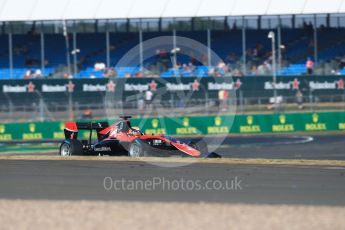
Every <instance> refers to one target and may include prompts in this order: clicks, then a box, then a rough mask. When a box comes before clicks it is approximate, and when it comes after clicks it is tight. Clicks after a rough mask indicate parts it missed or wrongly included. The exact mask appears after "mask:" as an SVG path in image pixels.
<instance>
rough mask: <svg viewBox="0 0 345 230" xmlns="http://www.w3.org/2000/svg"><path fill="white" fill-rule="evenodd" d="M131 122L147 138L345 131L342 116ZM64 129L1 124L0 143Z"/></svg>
mask: <svg viewBox="0 0 345 230" xmlns="http://www.w3.org/2000/svg"><path fill="white" fill-rule="evenodd" d="M110 122H112V121H110ZM131 122H132V126H136V127H139V128H141V129H142V130H143V131H144V132H145V133H147V134H169V135H196V134H212V135H215V134H228V133H232V134H253V133H289V132H303V131H320V132H324V131H341V130H345V112H322V113H321V112H320V113H289V114H251V115H236V116H234V115H221V116H191V117H157V118H146V119H139V118H136V119H132V121H131ZM230 124H232V125H230ZM63 129H64V122H32V123H29V122H28V123H5V124H4V123H3V124H0V141H10V140H45V139H63V138H64V133H63ZM79 138H85V139H87V138H88V132H81V133H80V134H79Z"/></svg>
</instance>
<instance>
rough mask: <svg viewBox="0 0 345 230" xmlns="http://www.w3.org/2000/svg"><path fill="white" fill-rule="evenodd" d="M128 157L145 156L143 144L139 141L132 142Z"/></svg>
mask: <svg viewBox="0 0 345 230" xmlns="http://www.w3.org/2000/svg"><path fill="white" fill-rule="evenodd" d="M128 155H129V156H130V157H143V156H145V155H146V154H145V148H144V143H142V142H141V141H140V140H134V141H133V142H132V143H131V144H130V146H129V151H128Z"/></svg>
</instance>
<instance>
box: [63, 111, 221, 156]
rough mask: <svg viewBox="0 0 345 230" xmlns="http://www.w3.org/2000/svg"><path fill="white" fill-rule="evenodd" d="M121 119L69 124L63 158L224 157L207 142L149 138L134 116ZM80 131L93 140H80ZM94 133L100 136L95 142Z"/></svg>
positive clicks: (168, 137) (158, 136) (64, 142)
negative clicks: (134, 124)
mask: <svg viewBox="0 0 345 230" xmlns="http://www.w3.org/2000/svg"><path fill="white" fill-rule="evenodd" d="M120 118H121V119H122V120H121V121H118V122H116V123H115V124H113V125H110V126H109V125H108V122H91V123H86V122H66V123H65V126H66V127H65V129H64V133H65V140H64V141H63V142H62V143H61V146H60V155H61V156H71V155H112V156H131V157H142V156H174V155H178V156H190V157H220V156H219V155H217V154H216V153H211V154H208V148H207V144H206V143H205V142H204V141H203V140H197V141H195V140H194V141H181V140H177V139H175V138H174V137H171V136H166V135H147V134H144V133H142V132H141V131H140V130H138V129H134V128H133V127H132V126H131V123H130V120H129V119H130V118H131V117H130V116H122V117H120ZM79 130H89V131H90V135H89V139H88V140H78V132H79ZM93 130H95V131H96V133H97V141H95V142H94V143H92V132H93Z"/></svg>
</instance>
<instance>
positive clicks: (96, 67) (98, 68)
mask: <svg viewBox="0 0 345 230" xmlns="http://www.w3.org/2000/svg"><path fill="white" fill-rule="evenodd" d="M105 68H106V66H105V64H104V63H103V62H96V63H95V65H94V70H95V71H103V70H105Z"/></svg>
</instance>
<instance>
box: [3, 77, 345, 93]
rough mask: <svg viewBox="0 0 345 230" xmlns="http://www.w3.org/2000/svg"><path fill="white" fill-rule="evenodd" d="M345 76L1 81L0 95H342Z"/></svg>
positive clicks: (344, 90) (344, 91)
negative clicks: (227, 93)
mask: <svg viewBox="0 0 345 230" xmlns="http://www.w3.org/2000/svg"><path fill="white" fill-rule="evenodd" d="M344 80H345V77H342V76H317V77H314V76H299V77H278V78H277V83H276V85H275V86H274V84H273V81H272V77H241V78H238V77H237V78H219V77H202V78H195V77H188V78H164V79H163V78H119V79H116V78H114V79H110V80H109V79H49V80H48V79H32V80H2V81H0V93H6V94H8V95H11V94H29V93H34V92H36V91H38V92H41V93H48V94H49V93H51V94H52V93H54V94H58V93H77V94H75V95H80V96H82V94H89V93H92V92H95V93H99V92H102V93H105V92H121V93H122V94H124V95H132V94H133V93H138V92H145V91H147V90H151V91H153V92H156V91H157V92H158V91H159V92H164V93H165V94H167V95H168V96H167V97H166V98H170V97H169V94H173V93H178V92H181V91H184V92H194V93H195V94H193V95H195V97H203V96H204V95H205V92H209V95H210V96H211V97H212V96H214V97H217V95H218V94H217V92H218V91H219V90H234V91H239V90H240V91H242V92H243V94H242V95H243V96H244V97H258V96H272V95H273V90H274V89H277V90H278V94H279V95H282V96H284V95H295V94H296V91H297V90H300V91H302V92H303V93H304V94H305V95H309V93H310V92H312V94H313V95H318V94H332V95H334V94H345V89H344Z"/></svg>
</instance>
